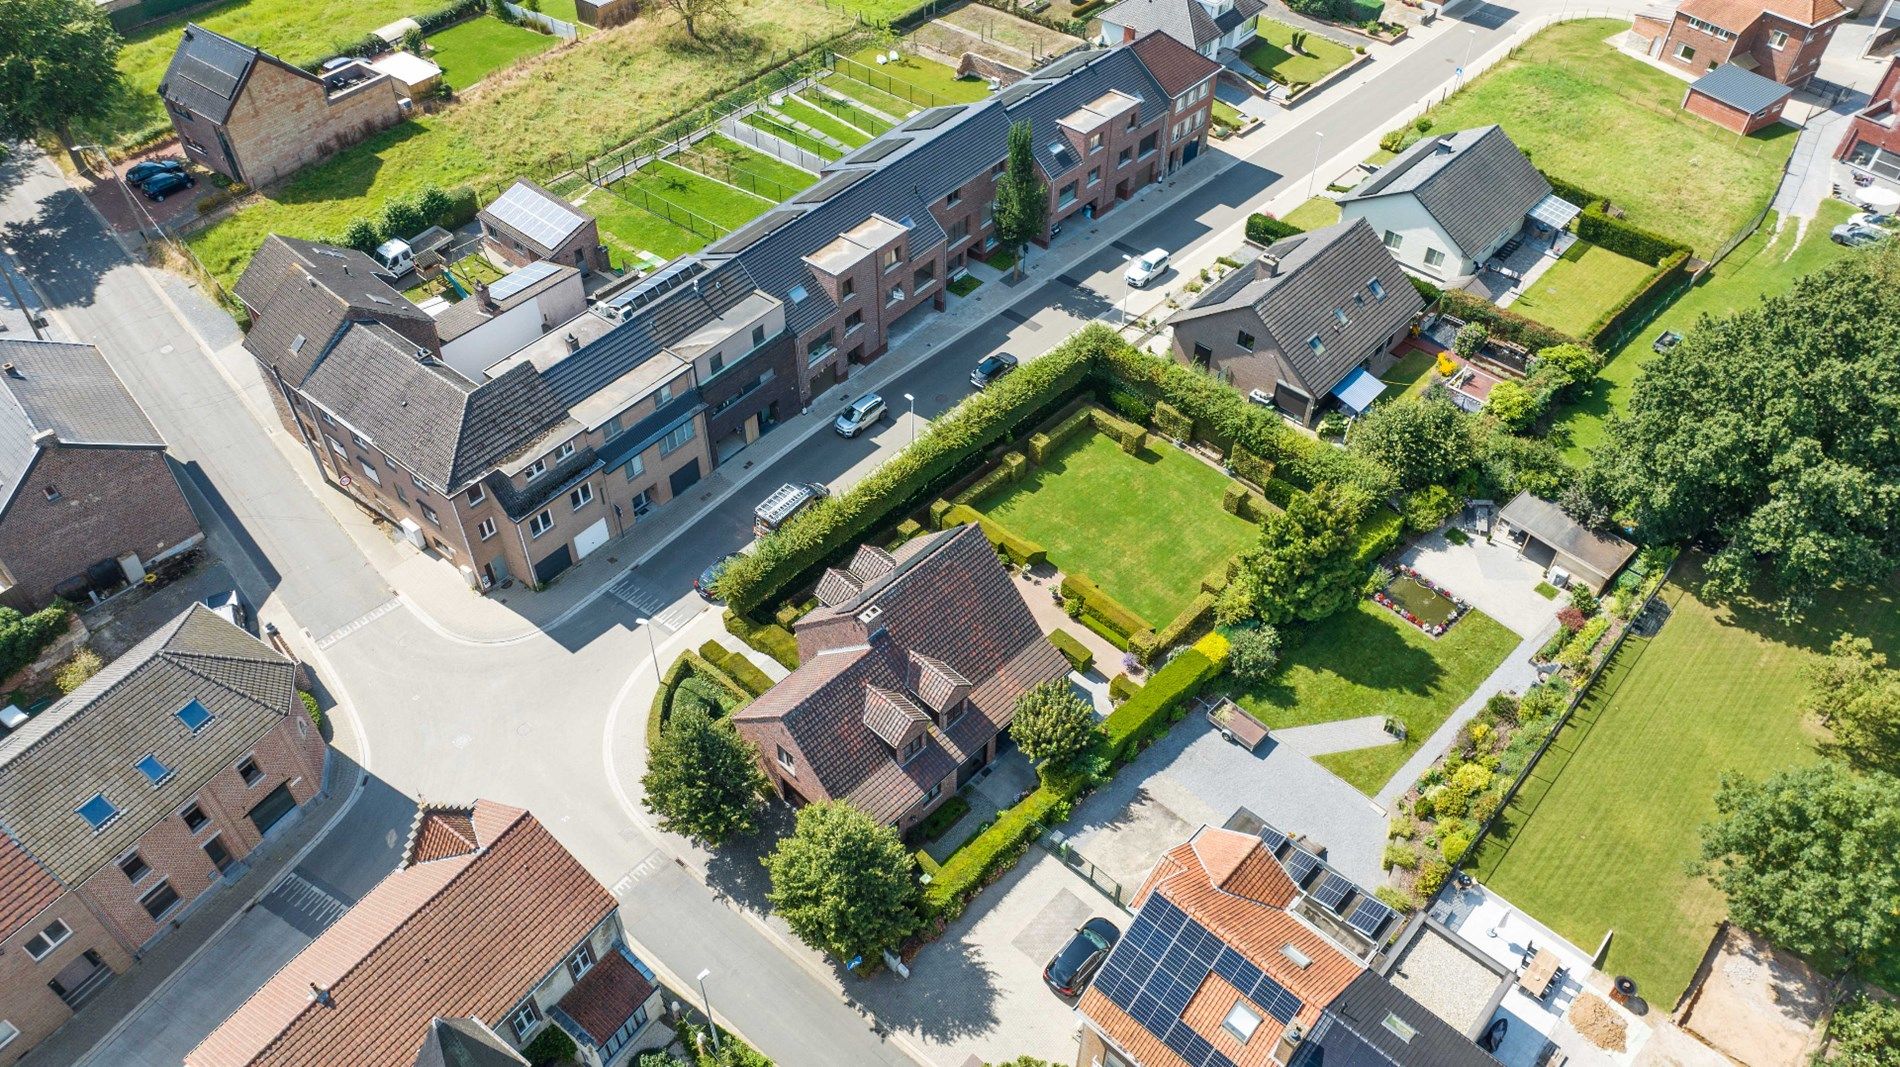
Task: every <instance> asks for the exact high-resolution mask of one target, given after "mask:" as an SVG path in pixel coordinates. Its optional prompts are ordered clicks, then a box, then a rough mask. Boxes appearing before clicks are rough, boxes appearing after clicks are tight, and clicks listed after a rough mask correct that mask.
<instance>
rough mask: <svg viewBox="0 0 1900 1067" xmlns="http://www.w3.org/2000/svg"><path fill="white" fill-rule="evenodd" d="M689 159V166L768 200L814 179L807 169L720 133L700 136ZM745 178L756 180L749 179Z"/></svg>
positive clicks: (775, 198)
mask: <svg viewBox="0 0 1900 1067" xmlns="http://www.w3.org/2000/svg"><path fill="white" fill-rule="evenodd" d="M692 160H693V161H692V163H691V164H690V166H691V167H692V169H694V170H698V171H703V172H704V173H707V174H711V175H712V176H714V177H716V178H722V179H724V180H725V181H727V182H730V183H731V184H733V185H737V186H739V187H741V188H743V189H748V190H750V191H752V192H755V193H758V194H759V195H760V196H763V197H765V198H766V199H768V200H783V199H784V198H785V197H788V196H790V195H792V193H793V192H795V191H797V190H800V189H804V188H807V187H809V186H811V185H814V184H816V183H817V181H818V175H816V174H813V173H812V172H811V171H808V170H804V169H801V168H799V167H794V166H792V165H791V164H790V163H787V162H785V161H784V160H781V159H777V158H775V157H773V156H768V155H766V154H765V153H764V152H760V151H758V150H756V149H753V148H749V147H747V146H745V145H742V144H740V143H739V142H737V141H734V140H732V139H731V138H728V137H725V136H722V135H720V134H714V135H712V136H711V137H706V138H703V139H701V140H700V141H699V142H698V143H697V144H695V145H694V146H693V154H692ZM748 179H760V180H759V181H757V182H749V181H748Z"/></svg>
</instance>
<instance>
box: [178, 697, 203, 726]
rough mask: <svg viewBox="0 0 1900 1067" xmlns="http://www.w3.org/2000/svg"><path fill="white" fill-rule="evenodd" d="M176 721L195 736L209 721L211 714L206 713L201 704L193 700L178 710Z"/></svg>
mask: <svg viewBox="0 0 1900 1067" xmlns="http://www.w3.org/2000/svg"><path fill="white" fill-rule="evenodd" d="M178 721H179V722H182V723H184V724H185V729H187V730H190V731H191V732H192V733H194V734H195V733H197V732H198V731H199V730H201V729H203V728H204V724H205V723H208V722H210V721H211V712H209V711H207V710H206V709H205V706H204V705H203V704H200V703H198V702H197V701H195V700H194V701H192V702H191V703H189V704H186V705H185V706H184V707H182V708H179V709H178Z"/></svg>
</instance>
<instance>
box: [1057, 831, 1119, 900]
mask: <svg viewBox="0 0 1900 1067" xmlns="http://www.w3.org/2000/svg"><path fill="white" fill-rule="evenodd" d="M1036 843H1037V844H1038V845H1041V846H1042V847H1043V849H1044V850H1045V851H1047V852H1048V853H1049V854H1050V855H1051V856H1054V857H1055V858H1057V859H1059V860H1061V861H1062V862H1063V863H1064V864H1066V865H1067V866H1068V868H1069V869H1070V870H1072V871H1074V872H1075V873H1076V874H1079V875H1081V876H1082V878H1083V880H1084V881H1086V882H1088V884H1090V885H1092V886H1094V887H1095V888H1096V891H1098V892H1100V893H1101V894H1102V895H1103V896H1105V897H1107V898H1108V899H1110V900H1112V901H1114V902H1115V906H1116V907H1118V908H1120V909H1122V910H1123V911H1127V910H1128V892H1127V890H1125V889H1123V888H1122V884H1121V883H1120V882H1118V881H1116V880H1115V879H1114V878H1111V877H1109V874H1108V872H1107V871H1104V870H1102V869H1101V868H1100V867H1097V866H1096V865H1095V864H1094V863H1092V862H1090V861H1089V860H1088V859H1087V858H1086V857H1084V856H1083V855H1082V854H1081V853H1080V852H1077V851H1076V850H1075V846H1074V845H1071V844H1069V839H1068V838H1067V837H1064V836H1063V834H1062V831H1060V830H1049V831H1047V832H1045V833H1044V834H1043V835H1042V836H1040V837H1038V838H1036Z"/></svg>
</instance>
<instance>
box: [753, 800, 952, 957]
mask: <svg viewBox="0 0 1900 1067" xmlns="http://www.w3.org/2000/svg"><path fill="white" fill-rule="evenodd" d="M764 862H765V869H766V871H767V872H768V873H769V874H770V875H771V877H772V889H771V891H770V892H769V893H768V894H767V895H766V899H768V900H770V901H771V902H772V906H773V907H774V908H776V909H778V913H779V914H780V915H782V916H784V918H785V922H786V923H787V924H788V925H790V926H791V928H792V932H793V933H795V934H797V935H798V936H799V937H801V938H803V939H804V940H805V943H806V944H809V945H812V946H813V947H815V948H818V949H822V950H823V951H825V952H829V953H831V954H832V955H833V956H835V957H837V958H838V959H839V960H849V959H851V958H852V957H853V956H864V957H865V958H867V959H869V958H871V957H873V956H875V955H876V954H877V953H878V952H880V951H882V950H883V949H887V948H893V947H895V946H896V945H897V943H898V942H900V941H902V940H903V939H904V937H905V936H906V935H908V934H909V933H910V932H911V931H913V930H915V929H916V928H917V906H918V902H919V897H920V892H919V889H918V885H917V875H916V870H915V863H916V861H915V860H913V859H911V856H910V853H909V852H908V851H906V850H905V848H904V843H903V842H902V841H901V840H899V839H898V837H897V831H895V830H893V829H891V828H890V827H888V826H885V825H883V824H882V823H877V822H873V821H872V820H871V817H870V816H868V815H866V814H864V813H863V812H861V811H859V810H858V809H856V808H854V807H852V806H851V805H849V804H846V803H845V802H843V801H836V800H834V801H825V802H822V803H818V804H808V805H806V806H805V807H804V808H802V809H800V810H799V812H798V827H797V829H796V830H795V831H793V833H792V835H791V836H790V837H788V838H786V839H785V840H783V841H781V842H779V846H778V847H777V848H776V849H774V850H773V851H772V854H771V855H770V856H767V857H766V858H765V861H764Z"/></svg>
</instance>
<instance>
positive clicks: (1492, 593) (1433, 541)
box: [1399, 530, 1563, 637]
mask: <svg viewBox="0 0 1900 1067" xmlns="http://www.w3.org/2000/svg"><path fill="white" fill-rule="evenodd" d="M1466 534H1467V536H1468V541H1467V543H1465V544H1462V545H1455V544H1452V543H1451V542H1450V541H1448V540H1446V539H1445V534H1444V532H1443V531H1439V532H1437V533H1432V534H1428V535H1426V536H1424V537H1421V538H1419V539H1418V540H1416V541H1414V542H1413V543H1412V544H1411V546H1410V547H1408V548H1407V549H1406V550H1405V551H1404V552H1403V553H1401V554H1400V555H1399V562H1400V563H1403V564H1405V565H1407V566H1409V567H1412V568H1414V569H1416V570H1417V571H1418V572H1419V573H1420V574H1423V575H1425V576H1426V577H1427V578H1430V579H1431V580H1432V581H1434V582H1437V583H1438V584H1439V585H1441V586H1443V587H1444V588H1446V589H1449V590H1451V591H1452V592H1454V593H1456V594H1458V595H1459V596H1460V597H1463V598H1464V600H1465V601H1466V602H1467V603H1469V604H1472V605H1474V606H1476V607H1477V609H1478V610H1479V611H1482V612H1484V613H1485V614H1486V615H1489V616H1491V617H1492V618H1494V619H1496V620H1498V621H1499V622H1501V623H1503V624H1504V625H1505V626H1506V627H1508V628H1510V630H1511V632H1512V633H1515V634H1517V635H1518V636H1519V637H1529V636H1531V635H1532V634H1535V633H1537V632H1538V631H1539V630H1542V629H1543V628H1544V625H1545V624H1546V623H1548V622H1549V621H1550V620H1551V619H1553V618H1555V617H1556V615H1557V609H1558V608H1560V607H1562V606H1563V602H1562V601H1559V600H1546V599H1544V598H1543V597H1542V596H1540V595H1539V594H1538V593H1537V583H1539V582H1541V581H1543V580H1544V571H1543V568H1541V567H1539V566H1538V565H1537V564H1535V563H1532V562H1531V561H1530V560H1527V559H1525V558H1523V557H1522V556H1519V555H1518V554H1517V548H1516V547H1515V546H1514V545H1512V544H1511V543H1510V542H1508V541H1506V540H1505V539H1504V538H1502V537H1500V538H1498V539H1497V540H1496V541H1486V540H1485V539H1484V536H1483V535H1482V534H1479V533H1477V532H1475V531H1472V530H1467V531H1466Z"/></svg>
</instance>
